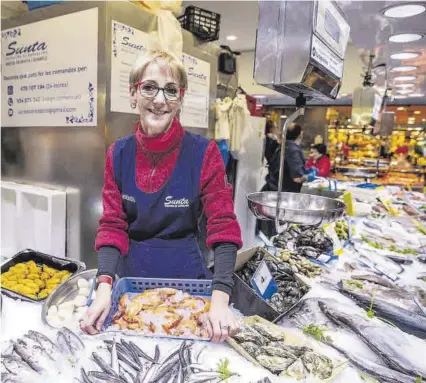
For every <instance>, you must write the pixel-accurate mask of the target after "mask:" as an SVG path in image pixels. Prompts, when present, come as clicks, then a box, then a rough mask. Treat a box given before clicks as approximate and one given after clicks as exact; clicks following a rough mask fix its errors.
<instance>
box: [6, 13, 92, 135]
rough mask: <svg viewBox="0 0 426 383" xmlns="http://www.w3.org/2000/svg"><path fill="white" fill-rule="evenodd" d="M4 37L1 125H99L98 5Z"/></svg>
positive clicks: (14, 30)
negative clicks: (97, 103) (97, 110)
mask: <svg viewBox="0 0 426 383" xmlns="http://www.w3.org/2000/svg"><path fill="white" fill-rule="evenodd" d="M78 25H80V26H81V25H84V28H77V27H76V26H78ZM1 37H2V39H1V40H2V60H1V67H2V73H1V76H2V116H1V125H2V126H12V127H14V126H74V125H77V126H96V125H97V116H96V109H97V108H96V101H97V76H98V73H97V62H98V8H93V9H89V10H86V11H82V12H76V13H71V14H68V15H64V16H60V17H55V18H52V19H47V20H43V21H39V22H36V23H31V24H27V25H21V26H19V27H16V28H12V29H7V30H4V31H2V35H1Z"/></svg>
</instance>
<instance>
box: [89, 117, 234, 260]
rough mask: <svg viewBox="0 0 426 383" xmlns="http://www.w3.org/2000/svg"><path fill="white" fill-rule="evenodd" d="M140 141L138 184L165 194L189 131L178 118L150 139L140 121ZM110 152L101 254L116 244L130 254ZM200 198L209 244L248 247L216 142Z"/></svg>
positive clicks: (211, 147) (207, 161) (210, 148)
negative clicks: (166, 128)
mask: <svg viewBox="0 0 426 383" xmlns="http://www.w3.org/2000/svg"><path fill="white" fill-rule="evenodd" d="M135 134H136V139H137V143H138V145H137V152H136V156H137V158H136V183H137V186H138V187H139V188H140V189H141V190H142V191H144V192H155V191H157V190H159V189H160V188H161V187H162V186H163V185H164V183H165V182H166V181H167V179H168V178H169V176H170V175H171V173H172V171H173V169H174V167H175V164H176V160H177V158H178V155H179V151H180V148H181V145H182V140H183V136H184V134H185V130H184V129H183V128H182V126H181V125H180V123H179V122H178V121H177V120H174V121H173V123H172V126H171V127H170V129H169V130H168V131H167V132H165V133H163V134H161V135H158V136H147V135H146V134H145V133H144V132H143V130H142V128H141V126H140V123H138V124H136V126H135ZM113 151H114V144H112V145H111V146H110V147H109V148H108V152H107V157H106V162H105V174H104V175H105V184H104V187H103V191H102V199H103V215H102V217H101V219H100V221H99V224H100V225H99V229H98V234H97V237H96V244H95V247H96V250H97V251H98V250H99V248H101V247H102V246H113V247H115V248H117V249H119V250H120V253H121V255H125V254H127V251H128V247H129V238H128V234H127V228H128V224H127V221H126V213H125V212H124V211H123V207H122V200H121V194H120V191H119V189H118V187H117V185H116V183H115V180H114V170H113V169H114V168H113V160H112V154H113ZM200 197H201V202H202V204H203V208H204V212H205V214H206V217H207V246H208V247H209V248H212V247H215V245H217V244H220V243H234V244H235V245H236V246H237V247H239V248H240V247H241V246H242V241H241V231H240V227H239V225H238V222H237V220H236V216H235V213H234V205H233V202H232V185H230V184H228V183H227V181H226V174H225V168H224V164H223V161H222V157H221V155H220V152H219V149H218V147H217V145H216V143H215V142H214V141H211V142H210V143H209V145H208V147H207V150H206V152H205V155H204V161H203V165H202V169H201V179H200Z"/></svg>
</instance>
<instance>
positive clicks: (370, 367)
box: [329, 343, 413, 383]
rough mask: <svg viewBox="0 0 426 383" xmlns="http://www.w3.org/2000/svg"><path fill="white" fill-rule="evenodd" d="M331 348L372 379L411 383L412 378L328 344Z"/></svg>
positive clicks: (389, 382) (386, 382)
mask: <svg viewBox="0 0 426 383" xmlns="http://www.w3.org/2000/svg"><path fill="white" fill-rule="evenodd" d="M329 345H330V346H331V347H333V348H334V349H336V350H337V351H338V352H340V353H341V354H342V355H343V356H345V357H346V358H347V359H349V360H350V361H351V362H352V364H353V365H354V366H355V367H356V368H358V369H359V370H361V371H364V372H365V373H366V374H367V375H369V376H370V377H372V378H374V379H378V380H379V381H380V382H383V383H413V377H412V376H409V375H405V374H403V373H401V372H398V371H395V370H391V369H390V368H388V367H386V366H383V365H380V364H377V363H374V362H372V361H371V360H369V359H367V358H362V357H360V356H359V355H358V354H356V353H349V352H347V351H346V350H344V349H342V348H340V347H338V346H336V345H335V344H333V343H329Z"/></svg>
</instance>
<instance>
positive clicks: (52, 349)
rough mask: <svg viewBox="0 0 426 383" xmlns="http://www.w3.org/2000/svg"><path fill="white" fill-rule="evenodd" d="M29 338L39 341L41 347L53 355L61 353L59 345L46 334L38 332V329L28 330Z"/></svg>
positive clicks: (54, 356)
mask: <svg viewBox="0 0 426 383" xmlns="http://www.w3.org/2000/svg"><path fill="white" fill-rule="evenodd" d="M26 336H27V337H28V338H30V339H32V340H34V341H36V342H38V343H39V344H40V346H41V347H43V349H44V350H46V352H47V353H48V354H49V355H50V356H51V357H52V358H56V357H57V355H59V354H60V350H59V347H58V346H57V345H56V344H55V343H54V342H52V341H51V340H50V339H49V338H48V337H47V336H46V335H44V334H42V333H40V332H37V331H32V330H30V331H28V334H27V335H26Z"/></svg>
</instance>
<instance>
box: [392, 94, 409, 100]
mask: <svg viewBox="0 0 426 383" xmlns="http://www.w3.org/2000/svg"><path fill="white" fill-rule="evenodd" d="M393 98H395V99H397V100H401V99H403V98H407V96H404V95H403V94H397V95H395V96H393Z"/></svg>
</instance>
